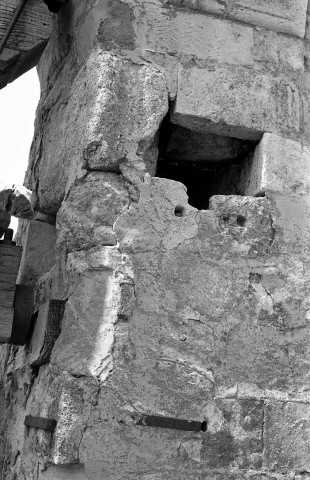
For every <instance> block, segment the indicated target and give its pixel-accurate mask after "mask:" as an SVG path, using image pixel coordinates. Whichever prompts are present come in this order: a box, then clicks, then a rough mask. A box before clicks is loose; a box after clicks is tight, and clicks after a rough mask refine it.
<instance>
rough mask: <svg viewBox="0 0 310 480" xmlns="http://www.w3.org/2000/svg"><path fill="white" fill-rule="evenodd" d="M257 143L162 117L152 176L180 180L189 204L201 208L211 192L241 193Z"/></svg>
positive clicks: (206, 207) (203, 208) (206, 205)
mask: <svg viewBox="0 0 310 480" xmlns="http://www.w3.org/2000/svg"><path fill="white" fill-rule="evenodd" d="M257 143H258V142H257V141H253V140H242V139H238V138H233V137H228V136H224V135H215V134H212V133H200V132H194V131H191V130H188V129H186V128H184V127H181V126H179V125H175V124H172V123H170V122H169V120H168V119H165V120H164V122H163V123H162V126H161V131H160V137H159V158H158V164H157V171H156V176H157V177H161V178H169V179H171V180H176V181H178V182H181V183H183V184H184V185H185V186H186V188H187V194H188V197H189V199H188V201H189V204H190V205H192V206H193V207H195V208H197V209H199V210H205V209H208V207H209V200H210V198H211V197H212V196H213V195H244V187H243V171H244V168H245V166H246V165H247V164H248V163H249V162H250V161H251V159H252V157H253V154H254V150H255V147H256V145H257Z"/></svg>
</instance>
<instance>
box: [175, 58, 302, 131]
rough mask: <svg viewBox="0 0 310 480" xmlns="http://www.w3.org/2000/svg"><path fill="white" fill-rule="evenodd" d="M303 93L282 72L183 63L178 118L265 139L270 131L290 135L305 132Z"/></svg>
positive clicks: (198, 127)
mask: <svg viewBox="0 0 310 480" xmlns="http://www.w3.org/2000/svg"><path fill="white" fill-rule="evenodd" d="M302 101H303V99H302V96H301V94H300V92H299V88H298V86H297V85H295V84H293V83H291V82H290V81H288V80H284V79H283V78H281V77H278V78H277V77H272V76H269V75H267V74H263V73H261V74H258V73H257V72H254V71H251V70H247V69H243V68H241V67H239V68H232V67H231V68H226V67H225V66H221V67H215V68H212V70H211V69H210V70H208V69H207V68H205V69H200V68H197V67H193V68H185V67H180V69H179V82H178V92H177V98H176V101H175V104H174V108H173V111H172V114H171V119H172V121H173V122H174V123H177V124H179V125H182V126H184V127H186V128H189V129H191V130H197V131H209V132H213V133H216V134H220V135H228V136H233V137H238V138H246V139H259V138H261V136H262V134H263V132H265V131H269V132H272V133H277V134H280V135H282V136H284V137H287V138H296V137H298V136H300V135H301V134H302V126H301V125H302V121H303V120H302V118H303V109H302V108H301V104H302Z"/></svg>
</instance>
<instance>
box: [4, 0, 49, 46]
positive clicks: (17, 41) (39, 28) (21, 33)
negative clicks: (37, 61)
mask: <svg viewBox="0 0 310 480" xmlns="http://www.w3.org/2000/svg"><path fill="white" fill-rule="evenodd" d="M19 3H20V0H1V3H0V38H1V37H2V36H3V35H4V33H5V31H6V29H7V27H8V25H9V24H10V22H11V19H12V17H13V15H14V12H15V10H16V8H17V6H18V5H19ZM51 31H52V14H51V13H50V12H49V10H48V8H47V6H46V5H45V4H44V3H43V2H42V1H41V0H28V2H27V4H26V6H25V8H24V10H23V12H22V14H21V16H20V18H19V19H18V22H17V24H16V26H15V28H14V30H13V32H12V34H11V36H10V38H9V40H8V42H7V45H6V46H7V47H8V48H11V49H14V50H18V51H19V52H21V51H29V50H31V49H32V48H34V47H35V46H37V45H38V44H39V43H41V42H42V41H43V40H46V39H47V38H49V36H50V34H51Z"/></svg>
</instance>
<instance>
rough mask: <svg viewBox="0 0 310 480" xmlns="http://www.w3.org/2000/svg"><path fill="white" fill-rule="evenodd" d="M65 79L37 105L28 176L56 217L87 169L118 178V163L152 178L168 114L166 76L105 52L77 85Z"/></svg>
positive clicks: (92, 60) (96, 54)
mask: <svg viewBox="0 0 310 480" xmlns="http://www.w3.org/2000/svg"><path fill="white" fill-rule="evenodd" d="M61 79H63V77H61V78H60V79H59V83H60V84H59V88H56V87H57V86H56V87H55V88H54V89H53V90H52V91H51V92H49V95H48V96H47V98H45V100H44V101H43V99H42V103H41V105H40V107H39V108H40V112H41V113H40V115H39V119H38V122H37V125H36V132H35V141H34V143H33V145H32V150H31V156H30V167H29V170H28V173H29V175H28V184H32V186H33V189H35V186H37V187H38V188H36V191H37V192H38V200H39V203H40V207H41V209H42V210H43V211H44V212H46V213H51V214H55V213H57V211H58V209H59V207H60V205H61V202H62V200H63V198H64V196H65V193H67V192H68V191H69V189H70V187H71V186H72V185H73V184H74V183H75V182H76V181H77V179H80V178H83V177H84V176H85V173H86V171H90V170H105V171H115V172H117V171H118V170H119V165H120V163H130V164H131V165H132V164H134V165H135V166H136V167H137V168H138V169H140V170H142V175H143V171H144V170H150V171H151V172H152V173H153V172H154V164H156V158H157V148H156V145H155V144H154V137H155V135H156V133H157V131H158V128H159V124H160V122H161V120H162V118H163V117H164V115H165V114H166V112H167V109H168V90H167V86H166V79H165V75H164V73H163V72H161V71H159V70H158V69H157V68H156V67H154V66H151V65H137V64H133V63H132V62H131V61H127V60H124V59H123V58H121V57H118V56H116V55H112V54H109V53H106V52H103V51H101V50H98V51H95V52H93V53H92V55H90V57H89V58H88V60H87V62H86V64H85V66H84V67H82V68H81V69H80V70H79V72H78V74H77V75H76V76H75V78H74V80H72V85H70V86H68V85H66V88H65V87H64V86H63V85H62V80H61ZM63 81H64V82H67V79H65V80H63ZM59 95H60V97H59ZM51 112H52V114H51ZM43 125H44V133H43V134H42V136H41V134H40V135H39V134H38V132H41V129H42V128H43ZM40 152H42V153H43V156H42V155H41V153H40ZM43 157H44V161H41V158H43ZM34 164H36V165H37V167H38V165H39V164H40V167H39V168H33V165H34ZM31 169H32V170H31Z"/></svg>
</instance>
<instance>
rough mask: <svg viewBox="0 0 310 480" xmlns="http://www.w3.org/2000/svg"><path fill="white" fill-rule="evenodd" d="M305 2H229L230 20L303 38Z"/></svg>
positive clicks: (302, 0) (243, 0)
mask: <svg viewBox="0 0 310 480" xmlns="http://www.w3.org/2000/svg"><path fill="white" fill-rule="evenodd" d="M307 3H308V2H307V0H288V1H286V2H283V1H282V0H276V1H272V2H269V1H268V0H230V1H228V12H229V16H230V17H231V18H235V19H236V20H240V21H242V22H245V23H251V24H253V25H260V26H261V27H264V28H267V29H270V30H275V31H278V32H283V33H288V34H291V35H295V36H297V37H300V38H303V37H304V35H305V28H306V11H307Z"/></svg>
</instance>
